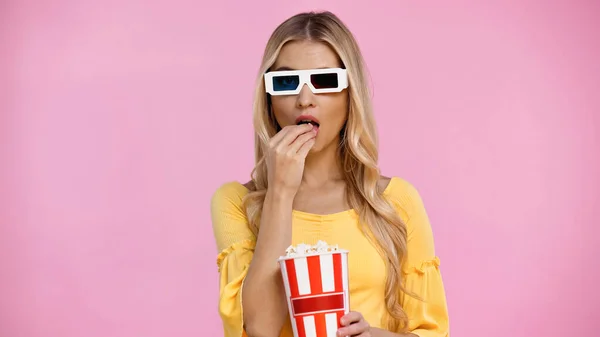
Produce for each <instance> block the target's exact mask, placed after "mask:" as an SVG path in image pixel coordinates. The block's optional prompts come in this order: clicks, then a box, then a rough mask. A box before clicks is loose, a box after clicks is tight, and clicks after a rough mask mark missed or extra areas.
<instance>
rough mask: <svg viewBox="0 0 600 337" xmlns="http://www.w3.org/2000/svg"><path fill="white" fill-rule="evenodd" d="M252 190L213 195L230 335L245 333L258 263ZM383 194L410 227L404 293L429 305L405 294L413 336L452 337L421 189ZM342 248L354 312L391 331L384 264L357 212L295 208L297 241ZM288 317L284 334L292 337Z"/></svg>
mask: <svg viewBox="0 0 600 337" xmlns="http://www.w3.org/2000/svg"><path fill="white" fill-rule="evenodd" d="M246 193H248V190H247V189H246V187H244V185H242V184H240V183H238V182H227V183H225V184H223V185H221V186H220V187H219V188H218V189H217V190H216V192H215V193H214V194H213V196H212V200H211V214H212V224H213V231H214V235H215V240H216V243H217V248H218V252H219V254H218V257H217V265H218V268H219V275H220V293H219V295H220V296H219V314H220V316H221V319H222V322H223V329H224V336H225V337H240V336H244V335H245V333H244V331H243V328H242V325H243V322H242V303H241V291H240V290H241V286H242V282H243V280H244V277H245V276H246V272H247V270H248V266H249V264H250V261H251V260H252V255H253V251H254V243H255V237H254V235H253V234H252V232H251V231H250V229H249V228H248V220H247V218H246V215H245V212H244V210H243V209H242V207H241V204H242V198H243V197H244V195H245V194H246ZM384 195H385V196H386V198H388V200H390V201H391V202H392V203H393V205H395V207H396V209H397V210H398V212H399V214H400V216H401V218H402V219H403V220H404V222H405V223H406V225H407V233H408V238H407V245H408V247H407V260H406V263H405V264H404V265H403V280H404V282H405V283H404V285H405V288H406V289H407V290H409V291H411V292H413V293H415V294H417V295H418V296H419V297H420V298H421V299H422V300H423V301H420V300H418V299H414V298H412V297H410V296H405V298H404V299H403V303H401V305H402V307H403V308H404V310H405V312H406V314H407V315H408V317H409V331H410V332H411V333H413V334H416V335H418V336H421V337H446V336H449V327H448V309H447V304H446V295H445V291H444V286H443V283H442V277H441V274H440V269H439V266H440V260H439V258H438V257H437V256H436V255H435V250H434V242H433V233H432V230H431V225H430V223H429V219H428V216H427V213H426V211H425V208H424V206H423V202H422V200H421V197H420V195H419V193H418V192H417V190H416V189H415V188H414V187H413V186H412V185H411V184H410V183H409V182H407V181H405V180H403V179H401V178H398V177H393V178H392V179H391V181H390V183H389V184H388V186H387V187H386V189H385V191H384ZM318 240H323V241H325V242H327V243H329V244H337V245H339V247H340V248H343V249H346V250H348V251H349V252H350V254H348V268H349V270H348V272H349V292H350V310H352V311H358V312H360V313H361V314H362V315H363V317H364V318H365V319H366V320H367V322H369V324H370V325H371V326H373V327H378V328H384V329H385V326H386V325H385V324H386V323H385V322H386V319H387V318H388V317H389V316H388V313H387V311H386V306H385V299H384V289H385V275H386V268H385V264H384V261H383V259H382V258H381V257H380V255H379V254H378V252H377V251H376V250H375V248H374V247H373V246H372V245H371V244H370V243H369V241H368V240H367V239H366V238H365V237H364V235H363V234H362V233H361V231H360V228H359V226H358V215H357V213H356V212H355V211H354V210H347V211H343V212H339V213H334V214H327V215H318V214H311V213H306V212H301V211H296V210H294V211H293V217H292V244H294V245H295V244H298V243H302V242H303V243H308V244H315V243H316V242H317V241H318ZM292 336H293V333H292V328H291V324H290V321H289V318H288V320H287V322H286V324H285V325H284V328H283V330H282V333H281V335H280V337H292Z"/></svg>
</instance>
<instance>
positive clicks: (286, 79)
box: [264, 68, 348, 96]
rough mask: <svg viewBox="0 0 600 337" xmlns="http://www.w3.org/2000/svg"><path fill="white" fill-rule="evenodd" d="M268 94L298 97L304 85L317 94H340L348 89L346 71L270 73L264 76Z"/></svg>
mask: <svg viewBox="0 0 600 337" xmlns="http://www.w3.org/2000/svg"><path fill="white" fill-rule="evenodd" d="M264 78H265V88H266V91H267V93H269V94H271V95H273V96H279V95H297V94H299V93H300V90H302V87H303V86H304V84H306V85H308V87H309V88H310V90H312V92H313V93H315V94H324V93H331V92H340V91H342V90H344V89H345V88H347V87H348V74H347V72H346V69H342V68H327V69H308V70H282V71H270V72H268V73H266V74H265V75H264Z"/></svg>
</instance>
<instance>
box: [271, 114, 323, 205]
mask: <svg viewBox="0 0 600 337" xmlns="http://www.w3.org/2000/svg"><path fill="white" fill-rule="evenodd" d="M316 136H317V132H316V131H314V130H313V126H312V125H311V124H301V125H288V126H285V127H284V128H283V129H281V131H279V132H278V133H277V134H276V135H275V136H273V138H271V140H270V141H269V143H268V146H267V153H266V158H265V160H266V164H267V171H268V186H269V190H272V191H274V192H275V193H277V194H280V193H281V194H283V195H286V196H290V197H294V196H295V195H296V192H298V188H299V187H300V182H301V181H302V174H303V173H304V161H305V159H306V156H307V155H308V151H310V149H311V148H312V147H313V145H314V144H315V137H316Z"/></svg>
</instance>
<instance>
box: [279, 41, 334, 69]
mask: <svg viewBox="0 0 600 337" xmlns="http://www.w3.org/2000/svg"><path fill="white" fill-rule="evenodd" d="M340 66H341V62H340V61H339V57H338V55H337V54H336V53H335V51H334V50H333V49H332V48H331V47H330V46H329V45H327V44H325V43H323V42H316V41H291V42H288V43H286V44H285V45H284V46H283V47H282V48H281V51H280V52H279V56H278V57H277V60H276V61H275V63H274V64H273V66H272V67H271V69H273V70H276V69H279V68H289V69H294V70H301V69H317V68H336V67H340Z"/></svg>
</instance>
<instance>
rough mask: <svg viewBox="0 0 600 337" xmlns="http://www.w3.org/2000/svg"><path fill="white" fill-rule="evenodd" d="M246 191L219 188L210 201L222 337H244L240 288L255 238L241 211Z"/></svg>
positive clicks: (238, 186) (239, 187)
mask: <svg viewBox="0 0 600 337" xmlns="http://www.w3.org/2000/svg"><path fill="white" fill-rule="evenodd" d="M245 193H247V190H246V188H245V187H244V186H243V185H241V184H238V183H226V184H224V185H222V186H220V187H219V188H218V189H217V191H216V192H215V193H214V194H213V196H212V199H211V219H212V227H213V233H214V237H215V241H216V245H217V249H218V255H217V261H216V262H217V266H218V270H219V315H220V316H221V320H222V323H223V329H224V337H240V336H245V333H244V329H243V324H244V322H243V307H242V286H243V282H244V279H245V277H246V274H247V271H248V266H249V265H250V261H251V260H252V256H253V254H254V244H255V238H254V234H253V233H252V232H251V231H250V228H249V226H248V219H247V217H246V214H245V212H244V210H243V208H242V198H243V196H244V194H245Z"/></svg>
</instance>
